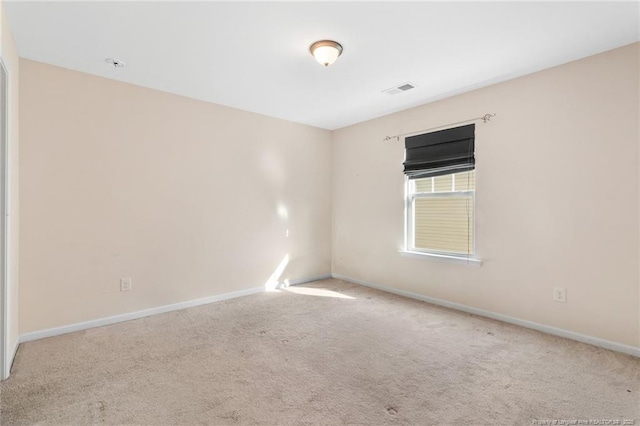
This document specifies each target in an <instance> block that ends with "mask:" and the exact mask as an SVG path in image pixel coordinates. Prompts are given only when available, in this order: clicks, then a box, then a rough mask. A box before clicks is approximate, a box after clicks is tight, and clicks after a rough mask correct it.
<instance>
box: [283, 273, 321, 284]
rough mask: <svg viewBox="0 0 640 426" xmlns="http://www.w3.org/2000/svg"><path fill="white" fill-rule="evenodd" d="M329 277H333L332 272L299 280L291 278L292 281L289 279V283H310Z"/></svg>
mask: <svg viewBox="0 0 640 426" xmlns="http://www.w3.org/2000/svg"><path fill="white" fill-rule="evenodd" d="M329 278H331V274H322V275H316V276H314V277H309V278H302V279H299V280H291V281H289V285H300V284H306V283H310V282H313V281H320V280H328V279H329Z"/></svg>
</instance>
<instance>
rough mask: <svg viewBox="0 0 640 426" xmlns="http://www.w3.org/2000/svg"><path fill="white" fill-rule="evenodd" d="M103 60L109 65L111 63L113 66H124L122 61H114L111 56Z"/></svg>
mask: <svg viewBox="0 0 640 426" xmlns="http://www.w3.org/2000/svg"><path fill="white" fill-rule="evenodd" d="M104 61H105V62H106V63H108V64H110V65H113V67H114V68H124V66H125V65H126V64H125V63H124V62H122V61H116V60H115V59H113V58H107V59H105V60H104Z"/></svg>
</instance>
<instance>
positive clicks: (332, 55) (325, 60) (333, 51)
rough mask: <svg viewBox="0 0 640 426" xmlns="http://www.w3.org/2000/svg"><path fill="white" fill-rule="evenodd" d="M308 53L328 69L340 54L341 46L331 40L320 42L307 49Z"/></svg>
mask: <svg viewBox="0 0 640 426" xmlns="http://www.w3.org/2000/svg"><path fill="white" fill-rule="evenodd" d="M309 52H311V54H312V55H313V56H314V57H315V58H316V61H318V62H319V63H320V64H322V65H324V66H325V67H328V66H329V65H331V64H333V63H334V62H335V61H336V59H338V56H340V55H341V54H342V45H341V44H340V43H338V42H337V41H333V40H320V41H316V42H315V43H313V44H312V45H311V47H309Z"/></svg>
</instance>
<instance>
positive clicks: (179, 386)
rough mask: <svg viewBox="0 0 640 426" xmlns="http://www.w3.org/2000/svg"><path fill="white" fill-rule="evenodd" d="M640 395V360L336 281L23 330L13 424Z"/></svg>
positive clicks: (367, 419)
mask: <svg viewBox="0 0 640 426" xmlns="http://www.w3.org/2000/svg"><path fill="white" fill-rule="evenodd" d="M639 397H640V359H638V358H634V357H632V356H628V355H624V354H620V353H616V352H612V351H608V350H605V349H601V348H597V347H594V346H590V345H586V344H582V343H578V342H574V341H570V340H566V339H562V338H559V337H554V336H550V335H546V334H543V333H539V332H536V331H533V330H528V329H524V328H520V327H517V326H513V325H509V324H505V323H501V322H498V321H493V320H490V319H485V318H481V317H477V316H473V315H468V314H465V313H460V312H456V311H452V310H449V309H445V308H440V307H437V306H433V305H429V304H427V303H423V302H419V301H415V300H411V299H406V298H403V297H400V296H395V295H392V294H388V293H384V292H380V291H376V290H373V289H370V288H366V287H362V286H358V285H355V284H351V283H348V282H345V281H340V280H334V279H331V280H324V281H318V282H315V283H312V284H307V285H304V286H297V287H290V288H288V289H282V290H280V291H277V292H269V293H263V294H258V295H253V296H247V297H242V298H238V299H233V300H228V301H225V302H218V303H214V304H210V305H206V306H200V307H196V308H190V309H184V310H180V311H175V312H170V313H166V314H161V315H156V316H152V317H147V318H143V319H139V320H135V321H129V322H124V323H120V324H115V325H110V326H106V327H101V328H95V329H91V330H86V331H80V332H76V333H71V334H66V335H63V336H57V337H52V338H48V339H43V340H38V341H34V342H30V343H24V344H22V345H20V348H19V351H18V354H17V357H16V360H15V363H14V366H13V370H12V375H11V377H10V378H9V379H8V380H6V381H5V382H2V383H1V384H0V423H1V424H2V425H23V424H99V423H100V424H143V425H169V424H175V425H196V424H211V425H305V424H309V425H315V424H323V425H339V424H354V425H457V424H461V425H472V424H526V425H531V424H553V423H545V422H546V421H553V420H592V423H589V424H605V423H593V421H594V420H595V421H602V420H611V421H619V422H620V423H607V424H624V423H623V422H624V421H631V420H635V424H640V398H639ZM556 424H563V423H556ZM565 424H567V423H565ZM574 424H575V423H574ZM628 424H632V423H628Z"/></svg>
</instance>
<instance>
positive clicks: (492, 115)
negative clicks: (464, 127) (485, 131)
mask: <svg viewBox="0 0 640 426" xmlns="http://www.w3.org/2000/svg"><path fill="white" fill-rule="evenodd" d="M495 116H496V115H495V113H494V114H485V115H483V116H482V121H483V122H485V123H486V122H488V121H491V118H492V117H495Z"/></svg>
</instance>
